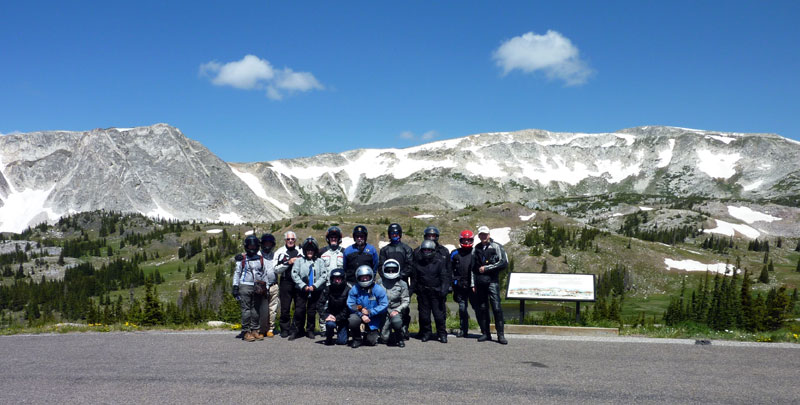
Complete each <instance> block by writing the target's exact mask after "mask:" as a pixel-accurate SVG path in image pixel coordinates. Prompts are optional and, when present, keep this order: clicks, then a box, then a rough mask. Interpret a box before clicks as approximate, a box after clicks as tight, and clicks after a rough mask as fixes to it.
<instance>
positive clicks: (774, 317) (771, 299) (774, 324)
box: [764, 286, 789, 330]
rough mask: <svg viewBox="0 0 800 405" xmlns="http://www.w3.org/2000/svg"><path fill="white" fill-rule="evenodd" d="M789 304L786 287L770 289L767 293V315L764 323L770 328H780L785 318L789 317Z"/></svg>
mask: <svg viewBox="0 0 800 405" xmlns="http://www.w3.org/2000/svg"><path fill="white" fill-rule="evenodd" d="M788 306H789V299H788V297H787V296H786V287H785V286H782V287H781V288H779V289H777V290H775V288H773V289H771V290H770V291H769V294H767V302H766V317H765V319H764V323H765V325H764V326H766V327H767V328H768V329H769V330H778V329H780V328H781V326H783V322H784V320H786V318H787V308H788Z"/></svg>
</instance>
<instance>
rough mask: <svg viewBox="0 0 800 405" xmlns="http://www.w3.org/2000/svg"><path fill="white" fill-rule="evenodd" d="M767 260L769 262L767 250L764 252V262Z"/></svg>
mask: <svg viewBox="0 0 800 405" xmlns="http://www.w3.org/2000/svg"><path fill="white" fill-rule="evenodd" d="M768 262H769V252H768V251H767V252H764V264H767V263H768Z"/></svg>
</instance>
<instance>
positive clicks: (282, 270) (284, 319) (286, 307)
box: [275, 231, 302, 338]
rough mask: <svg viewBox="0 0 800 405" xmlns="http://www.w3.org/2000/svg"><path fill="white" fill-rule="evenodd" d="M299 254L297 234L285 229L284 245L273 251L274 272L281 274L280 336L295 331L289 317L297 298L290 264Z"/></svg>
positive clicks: (279, 284)
mask: <svg viewBox="0 0 800 405" xmlns="http://www.w3.org/2000/svg"><path fill="white" fill-rule="evenodd" d="M300 256H302V252H301V251H300V249H298V248H297V235H296V234H295V233H294V232H292V231H287V232H286V233H285V234H284V246H282V247H281V248H280V249H278V250H277V251H276V252H275V273H276V274H280V275H281V280H280V282H279V283H278V288H279V290H280V309H281V316H280V326H281V337H282V338H288V337H289V336H290V335H292V334H294V333H295V332H296V331H297V329H296V328H295V325H294V324H293V323H292V317H291V311H292V302H293V301H295V303H296V298H297V291H296V290H297V286H296V285H295V283H294V280H293V279H292V266H294V262H295V261H296V260H297V259H298V258H299V257H300Z"/></svg>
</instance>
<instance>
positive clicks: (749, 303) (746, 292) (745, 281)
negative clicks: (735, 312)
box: [739, 270, 756, 332]
mask: <svg viewBox="0 0 800 405" xmlns="http://www.w3.org/2000/svg"><path fill="white" fill-rule="evenodd" d="M751 283H752V282H751V281H750V273H749V272H748V271H747V270H745V271H744V276H743V277H742V288H741V292H740V293H739V300H740V302H741V304H740V308H741V311H740V313H741V321H740V322H739V327H741V328H743V329H745V330H748V331H751V332H753V331H755V330H756V323H755V318H754V314H753V297H752V295H750V294H751V293H750V286H751Z"/></svg>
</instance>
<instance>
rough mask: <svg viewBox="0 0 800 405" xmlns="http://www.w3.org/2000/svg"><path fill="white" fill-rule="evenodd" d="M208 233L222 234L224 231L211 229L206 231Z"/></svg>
mask: <svg viewBox="0 0 800 405" xmlns="http://www.w3.org/2000/svg"><path fill="white" fill-rule="evenodd" d="M206 233H211V234H217V233H222V229H209V230H207V231H206Z"/></svg>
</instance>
